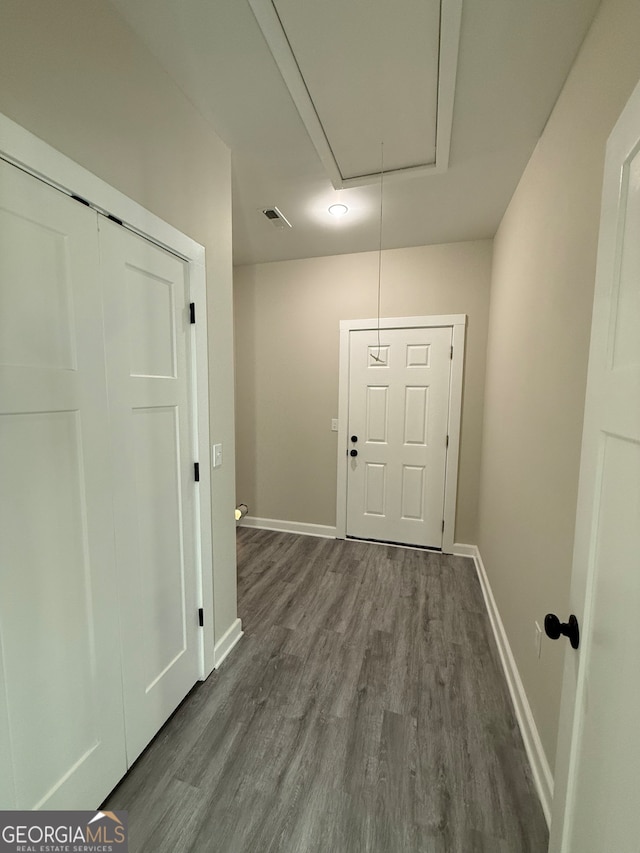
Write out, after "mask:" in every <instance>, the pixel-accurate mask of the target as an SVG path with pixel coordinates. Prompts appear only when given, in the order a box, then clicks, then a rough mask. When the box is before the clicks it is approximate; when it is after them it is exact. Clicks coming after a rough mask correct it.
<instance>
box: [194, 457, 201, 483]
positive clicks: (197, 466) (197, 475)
mask: <svg viewBox="0 0 640 853" xmlns="http://www.w3.org/2000/svg"><path fill="white" fill-rule="evenodd" d="M193 479H194V480H195V481H196V483H199V482H200V463H199V462H194V463H193Z"/></svg>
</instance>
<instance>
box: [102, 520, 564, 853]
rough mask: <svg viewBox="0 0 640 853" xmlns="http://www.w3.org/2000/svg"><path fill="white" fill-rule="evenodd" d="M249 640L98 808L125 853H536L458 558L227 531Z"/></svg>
mask: <svg viewBox="0 0 640 853" xmlns="http://www.w3.org/2000/svg"><path fill="white" fill-rule="evenodd" d="M238 582H239V611H240V616H241V618H242V621H243V627H244V631H245V637H244V638H243V639H242V640H241V641H240V643H239V645H238V646H237V647H236V649H235V650H234V651H233V652H232V653H231V655H230V656H229V658H228V659H227V660H226V661H225V663H224V664H223V665H222V667H221V668H220V670H219V671H218V672H217V673H214V675H213V676H211V678H209V679H208V681H206V682H205V683H204V684H201V685H199V686H198V687H196V688H195V689H194V690H193V691H192V693H191V694H190V696H189V697H188V699H187V700H186V701H185V702H184V703H183V704H182V705H181V707H180V708H179V710H178V711H177V713H176V714H175V715H174V716H173V717H172V718H171V720H169V722H168V723H167V725H166V726H165V727H164V728H163V729H162V731H161V732H160V733H159V734H158V736H157V737H156V739H155V740H154V742H153V743H152V744H151V745H150V747H149V748H148V749H147V750H146V752H145V753H144V754H143V755H142V756H141V758H140V759H139V760H138V762H137V763H136V764H135V766H134V767H133V768H132V770H131V771H130V772H129V774H128V775H127V776H126V777H125V779H124V780H123V782H122V783H121V784H120V786H119V787H118V788H117V789H116V790H115V791H114V792H113V794H112V795H111V797H110V798H109V800H108V801H107V803H106V805H105V808H106V807H108V808H109V809H127V810H128V811H129V824H130V850H131V851H132V853H165V852H166V853H422V852H423V851H424V853H544V851H546V850H547V842H548V837H547V829H546V824H545V821H544V817H543V814H542V809H541V807H540V804H539V802H538V799H537V797H536V794H535V790H534V786H533V782H532V779H531V773H530V770H529V767H528V764H527V759H526V755H525V751H524V747H523V744H522V740H521V738H520V734H519V731H518V728H517V725H516V722H515V718H514V714H513V710H512V706H511V702H510V699H509V695H508V692H507V689H506V685H505V683H504V679H503V676H502V671H501V669H500V664H499V660H498V655H497V650H496V648H495V645H494V640H493V636H492V634H491V629H490V626H489V621H488V617H487V614H486V611H485V608H484V603H483V599H482V594H481V591H480V587H479V584H478V581H477V578H476V575H475V571H474V567H473V562H472V561H471V560H469V559H465V558H460V557H449V556H442V555H440V554H435V553H429V552H424V551H416V550H409V549H401V548H390V547H385V546H381V545H373V544H369V543H364V542H351V541H338V540H329V539H316V538H312V537H304V536H295V535H292V534H286V533H272V532H268V531H261V530H252V529H249V528H241V529H239V530H238Z"/></svg>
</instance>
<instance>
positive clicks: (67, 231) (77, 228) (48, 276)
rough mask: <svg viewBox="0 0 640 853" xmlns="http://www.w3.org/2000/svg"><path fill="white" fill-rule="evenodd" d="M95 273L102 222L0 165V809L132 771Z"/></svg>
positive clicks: (91, 793) (82, 795)
mask: <svg viewBox="0 0 640 853" xmlns="http://www.w3.org/2000/svg"><path fill="white" fill-rule="evenodd" d="M97 264H98V238H97V226H96V214H95V213H94V212H93V211H90V210H88V209H87V208H86V207H83V206H82V205H80V204H78V203H77V202H75V201H73V200H71V199H70V198H69V197H68V196H65V195H63V194H62V193H60V192H58V191H57V190H54V189H52V188H51V187H48V186H46V185H45V184H43V183H42V182H40V181H38V180H37V179H35V178H32V177H30V176H28V175H26V174H25V173H24V172H21V171H20V170H18V169H16V168H14V167H13V166H9V165H7V164H6V163H5V162H3V161H0V808H20V809H33V808H38V807H39V808H48V809H60V808H79V807H83V806H84V807H86V808H90V807H91V806H94V805H96V804H97V803H99V802H100V801H101V799H102V798H103V796H104V794H105V792H106V791H108V790H109V789H110V788H111V787H113V786H114V785H115V784H116V782H117V781H118V779H120V777H121V776H122V775H123V773H124V772H125V770H126V760H125V752H124V729H123V725H124V724H123V715H122V687H121V679H120V645H119V637H118V624H117V620H116V619H114V618H113V616H114V613H115V612H116V608H117V604H116V595H117V590H116V586H115V584H114V583H113V575H114V548H113V516H112V507H111V500H110V482H111V471H110V466H109V461H108V459H107V457H106V455H105V453H104V448H105V446H106V445H107V442H108V413H107V397H106V386H105V375H104V356H103V347H102V337H103V333H102V322H101V315H102V309H101V304H100V289H99V282H98V280H97V276H96V269H97ZM105 484H106V488H105Z"/></svg>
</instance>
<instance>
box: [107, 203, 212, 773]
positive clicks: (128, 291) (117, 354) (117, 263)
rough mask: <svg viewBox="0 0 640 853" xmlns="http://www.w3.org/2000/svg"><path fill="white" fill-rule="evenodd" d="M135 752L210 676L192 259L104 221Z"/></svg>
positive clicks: (127, 695)
mask: <svg viewBox="0 0 640 853" xmlns="http://www.w3.org/2000/svg"><path fill="white" fill-rule="evenodd" d="M100 251H101V259H102V267H101V270H102V281H103V299H104V311H105V338H106V355H107V379H108V392H109V410H110V420H111V449H112V466H113V473H114V484H115V485H114V487H115V499H114V512H115V532H116V553H117V563H118V570H119V590H120V602H121V630H122V644H123V685H124V704H125V720H126V733H127V758H128V760H129V763H130V764H131V762H133V761H134V760H135V758H136V757H137V756H138V755H139V754H140V752H141V751H142V750H143V749H144V747H145V746H146V745H147V744H148V743H149V741H150V740H151V738H152V737H153V735H154V734H155V733H156V732H157V731H158V729H159V728H160V726H161V725H162V724H163V723H164V722H165V720H166V719H167V718H168V717H169V715H170V714H171V713H172V712H173V711H174V710H175V708H176V707H177V705H178V704H179V703H180V702H181V701H182V699H183V698H184V696H185V695H186V694H187V693H188V692H189V690H190V689H191V688H192V687H193V685H194V684H195V682H196V681H197V680H198V674H199V670H198V631H199V626H198V596H197V586H196V565H195V554H196V548H195V529H196V527H195V509H194V505H195V490H196V488H198V487H197V485H196V484H195V481H194V461H195V456H194V450H193V448H194V436H193V433H192V426H191V419H190V399H189V397H190V383H189V376H190V349H189V337H190V329H191V326H190V323H189V282H188V265H187V264H186V262H184V261H182V260H180V259H179V258H177V257H175V256H174V255H172V254H170V253H169V252H165V251H164V250H163V249H160V248H159V247H157V246H154V245H153V244H151V243H149V242H148V241H147V240H144V239H143V238H141V237H138V236H137V235H135V234H132V233H131V232H129V231H127V230H125V229H124V228H121V227H120V226H118V225H115V224H113V223H112V222H109V221H108V220H106V219H104V218H102V217H101V218H100Z"/></svg>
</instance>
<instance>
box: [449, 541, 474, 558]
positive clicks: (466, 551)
mask: <svg viewBox="0 0 640 853" xmlns="http://www.w3.org/2000/svg"><path fill="white" fill-rule="evenodd" d="M452 553H453V555H454V556H455V557H477V556H478V548H477V546H476V545H462V544H460V543H459V542H454V543H453V552H452Z"/></svg>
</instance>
